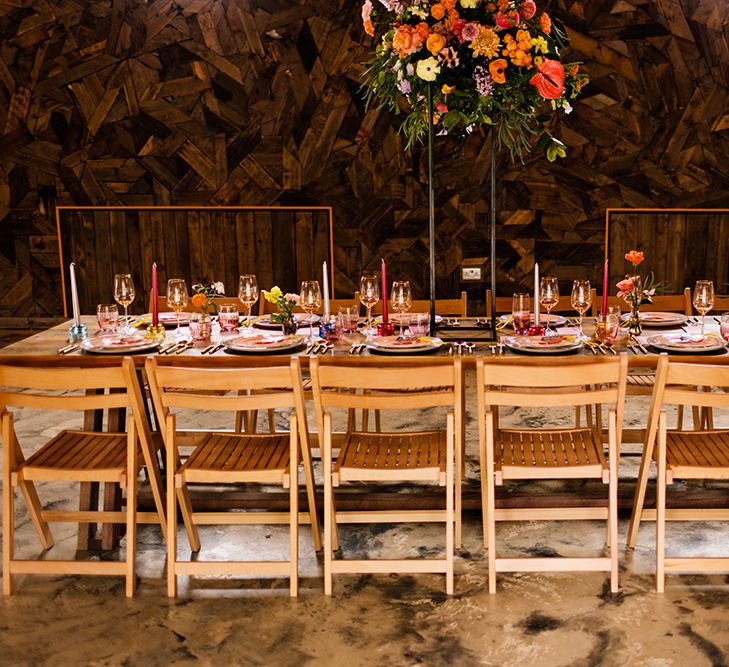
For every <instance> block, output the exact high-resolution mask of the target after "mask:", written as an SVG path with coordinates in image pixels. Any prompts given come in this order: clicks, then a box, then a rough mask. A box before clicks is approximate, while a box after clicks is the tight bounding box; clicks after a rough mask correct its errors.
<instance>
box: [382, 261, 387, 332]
mask: <svg viewBox="0 0 729 667" xmlns="http://www.w3.org/2000/svg"><path fill="white" fill-rule="evenodd" d="M387 299H388V296H387V267H386V266H385V260H384V259H383V260H382V321H383V322H385V323H387V322H388V319H387Z"/></svg>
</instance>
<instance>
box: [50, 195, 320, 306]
mask: <svg viewBox="0 0 729 667" xmlns="http://www.w3.org/2000/svg"><path fill="white" fill-rule="evenodd" d="M56 227H57V234H58V251H59V256H60V264H61V281H62V283H61V284H62V289H63V306H64V314H65V315H66V316H68V314H69V304H70V292H69V291H68V285H67V279H66V271H67V270H68V264H69V263H70V262H76V275H77V280H78V293H79V305H80V307H81V312H83V313H93V312H95V308H96V304H98V303H109V302H113V295H112V289H113V279H114V274H115V273H131V274H132V276H133V278H134V283H135V285H136V287H137V294H138V296H137V298H136V299H135V302H134V303H133V304H132V306H131V311H132V312H135V313H142V312H144V311H145V310H146V308H147V303H148V300H149V297H148V295H149V290H150V288H151V280H152V276H151V266H152V262H157V271H158V279H159V289H160V292H162V291H163V290H164V285H165V283H166V282H167V279H168V278H184V279H185V280H187V281H188V285H190V284H193V283H197V282H212V281H218V280H220V281H222V282H223V283H224V284H225V287H226V292H227V294H229V295H235V294H236V293H237V289H238V287H237V286H238V276H239V275H240V274H241V273H254V274H256V276H257V278H258V285H259V288H260V289H270V288H271V287H272V286H273V285H279V286H280V287H281V289H282V290H284V291H290V292H298V290H299V285H300V284H301V281H302V280H311V279H314V278H316V279H318V280H321V278H322V276H321V266H322V262H323V261H325V260H326V261H327V262H328V266H329V274H330V275H329V281H330V285H331V286H332V294H334V252H333V238H332V209H331V207H328V206H310V207H293V206H277V207H258V206H225V207H220V206H215V207H212V206H146V207H140V206H132V207H124V206H59V207H58V208H57V209H56Z"/></svg>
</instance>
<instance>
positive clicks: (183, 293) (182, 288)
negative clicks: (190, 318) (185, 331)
mask: <svg viewBox="0 0 729 667" xmlns="http://www.w3.org/2000/svg"><path fill="white" fill-rule="evenodd" d="M189 301H190V297H189V296H188V294H187V283H186V282H185V281H184V280H183V279H182V278H170V279H169V280H168V281H167V306H168V307H169V308H172V310H174V311H175V315H177V328H176V329H175V338H177V339H179V338H182V334H181V332H180V312H181V311H182V310H184V309H185V308H187V304H188V303H189Z"/></svg>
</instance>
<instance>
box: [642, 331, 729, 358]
mask: <svg viewBox="0 0 729 667" xmlns="http://www.w3.org/2000/svg"><path fill="white" fill-rule="evenodd" d="M648 345H650V346H651V347H655V348H656V349H658V350H663V351H665V352H686V353H690V352H719V351H720V350H723V349H724V348H725V347H726V343H725V342H724V340H723V339H722V338H720V337H719V336H717V335H715V334H707V335H705V336H703V337H702V336H700V335H699V336H688V335H687V334H679V333H676V334H661V335H659V336H651V337H650V338H648Z"/></svg>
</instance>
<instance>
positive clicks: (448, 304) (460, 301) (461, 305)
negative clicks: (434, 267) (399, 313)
mask: <svg viewBox="0 0 729 667" xmlns="http://www.w3.org/2000/svg"><path fill="white" fill-rule="evenodd" d="M386 297H387V298H388V299H389V298H390V295H389V294H388V295H386ZM410 312H412V313H427V312H430V301H428V300H427V299H415V300H413V302H412V304H411V305H410ZM435 313H436V315H451V316H454V317H468V293H467V292H461V295H460V296H459V297H458V298H457V299H436V300H435ZM372 314H373V315H381V314H382V298H380V300H379V301H378V302H377V303H376V304H375V306H374V308H373V309H372Z"/></svg>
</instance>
